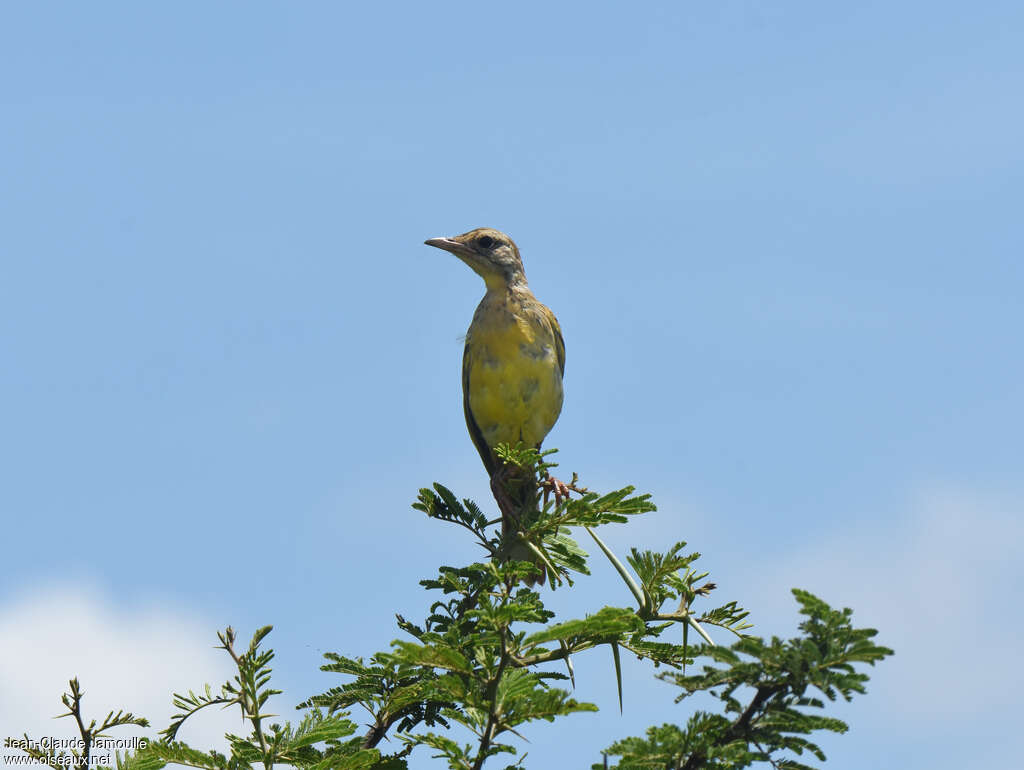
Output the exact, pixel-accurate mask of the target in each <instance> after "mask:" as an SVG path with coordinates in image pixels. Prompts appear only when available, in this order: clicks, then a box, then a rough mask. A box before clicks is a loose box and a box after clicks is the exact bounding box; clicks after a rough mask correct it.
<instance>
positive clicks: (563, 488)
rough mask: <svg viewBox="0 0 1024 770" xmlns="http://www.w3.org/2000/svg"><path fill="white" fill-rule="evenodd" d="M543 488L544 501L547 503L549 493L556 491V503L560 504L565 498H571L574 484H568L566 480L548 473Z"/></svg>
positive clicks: (542, 484)
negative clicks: (570, 493) (570, 494)
mask: <svg viewBox="0 0 1024 770" xmlns="http://www.w3.org/2000/svg"><path fill="white" fill-rule="evenodd" d="M541 488H542V489H543V490H544V502H545V503H547V501H548V495H549V494H550V493H552V492H554V493H555V505H556V506H558V505H560V504H561V502H562V501H563V500H568V499H569V491H570V490H571V489H572V485H571V484H566V483H565V482H564V481H560V480H559V479H556V478H555V477H554V476H552V475H551V474H550V473H548V477H547V478H546V479H544V481H543V482H542V483H541Z"/></svg>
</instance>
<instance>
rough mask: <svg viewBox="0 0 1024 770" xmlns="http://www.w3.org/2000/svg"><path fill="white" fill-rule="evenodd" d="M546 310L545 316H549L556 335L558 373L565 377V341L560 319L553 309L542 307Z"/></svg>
mask: <svg viewBox="0 0 1024 770" xmlns="http://www.w3.org/2000/svg"><path fill="white" fill-rule="evenodd" d="M541 307H542V308H544V315H546V316H547V318H548V322H549V323H550V324H551V330H552V331H553V332H554V333H555V355H556V356H558V371H559V372H560V373H561V374H562V376H563V377H564V376H565V340H563V339H562V327H561V326H559V324H558V319H557V318H555V314H554V313H552V312H551V309H550V308H548V306H547V305H541Z"/></svg>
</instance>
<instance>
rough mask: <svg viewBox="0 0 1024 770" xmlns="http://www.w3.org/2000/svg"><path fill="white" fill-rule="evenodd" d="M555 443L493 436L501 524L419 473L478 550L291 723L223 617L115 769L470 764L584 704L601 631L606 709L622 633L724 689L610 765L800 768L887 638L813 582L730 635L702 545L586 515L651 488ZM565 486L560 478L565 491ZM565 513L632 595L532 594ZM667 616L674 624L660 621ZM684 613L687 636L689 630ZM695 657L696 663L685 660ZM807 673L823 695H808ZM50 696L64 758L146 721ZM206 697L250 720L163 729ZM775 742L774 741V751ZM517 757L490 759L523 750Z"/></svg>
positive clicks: (629, 643) (685, 690)
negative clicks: (203, 677)
mask: <svg viewBox="0 0 1024 770" xmlns="http://www.w3.org/2000/svg"><path fill="white" fill-rule="evenodd" d="M553 451H554V450H549V451H547V452H538V451H537V450H535V449H532V448H527V447H523V446H516V447H507V446H505V447H499V449H498V455H499V457H501V458H502V459H503V461H504V462H507V463H514V464H517V465H519V466H521V468H522V469H523V471H524V472H525V476H524V475H523V474H522V473H520V475H519V479H518V482H519V483H521V480H522V479H523V478H526V479H529V478H530V477H531V474H532V477H533V479H534V481H535V482H536V484H537V495H536V500H537V505H536V510H533V511H525V513H524V515H523V516H522V517H521V519H520V520H517V521H516V523H515V525H514V526H512V527H508V526H506V529H507V530H509V531H505V532H504V533H503V532H502V527H499V526H496V525H498V524H499V523H500V522H501V521H502V517H501V516H498V517H496V518H494V519H488V517H487V515H486V514H485V513H484V512H483V511H482V510H481V509H480V507H479V506H478V505H477V504H476V503H474V502H473V501H472V500H469V499H465V498H462V499H460V498H458V497H457V496H456V495H455V494H454V493H453V492H452V491H451V490H449V489H448V488H447V487H445V486H443V485H441V484H434V485H433V486H432V487H431V488H424V489H421V490H420V494H419V497H418V499H417V500H416V502H415V503H414V504H413V508H415V509H416V510H419V511H421V512H423V513H425V514H426V515H427V516H429V517H431V518H434V519H438V520H439V521H444V522H448V523H451V524H455V525H456V526H458V527H460V528H461V529H462V530H465V531H466V532H467V533H468V534H469V535H470V536H471V537H472V538H473V539H474V540H475V542H477V543H478V544H479V545H480V546H481V547H482V548H483V549H484V552H485V557H486V558H485V560H484V561H481V562H476V563H473V564H469V565H465V566H442V567H440V568H439V569H438V572H437V575H436V576H434V577H432V578H430V579H427V580H423V581H421V585H422V586H423V588H424V589H426V590H427V591H428V592H429V593H430V597H431V598H430V602H429V607H428V608H427V611H426V613H425V615H424V617H423V620H422V621H420V622H411V621H409V620H406V619H405V618H404V617H402V616H401V615H399V616H396V617H397V624H398V628H399V629H400V631H401V632H402V633H403V635H404V636H403V638H401V639H398V640H395V641H393V642H392V643H391V646H390V648H389V649H388V650H386V651H381V652H377V653H375V654H373V655H372V656H370V657H369V658H368V659H363V658H361V657H349V656H345V655H341V654H338V653H333V652H332V653H327V655H326V656H325V657H326V663H325V664H324V665H323V666H322V667H321V668H322V670H323V671H325V672H328V673H331V674H337V675H340V676H341V677H343V681H342V682H341V683H340V684H336V685H335V686H333V687H331V688H329V689H327V690H326V691H325V692H322V693H320V694H318V695H314V696H312V697H310V698H308V699H307V700H306V701H305V702H303V703H301V704H300V705H299V709H301V710H303V712H304V714H303V716H302V719H301V721H299V722H298V724H297V725H295V726H292V725H291V724H290V723H285V724H283V725H282V724H277V723H273V724H267V722H268V720H269V719H270V718H272V717H273V716H274V715H273V714H269V713H267V711H266V708H267V703H268V700H269V698H270V697H271V696H273V695H275V694H278V693H279V692H280V691H279V690H275V689H273V688H271V686H270V682H271V673H272V671H271V668H270V663H271V661H272V660H273V657H274V653H273V651H272V650H264V649H262V647H261V645H262V643H263V641H264V639H265V638H266V636H267V634H268V633H269V632H270V630H271V628H270V626H267V627H264V628H261V629H259V630H257V631H256V633H255V634H254V635H253V638H252V641H251V642H250V644H249V645H248V647H247V648H246V649H245V650H244V651H243V652H238V651H236V649H235V642H236V637H235V632H234V631H233V630H232V629H231V628H230V627H229V628H227V629H226V630H225V631H224V632H221V633H219V634H218V637H219V640H220V645H219V648H220V649H222V650H224V651H225V652H226V653H227V654H228V655H229V656H230V657H231V659H232V661H233V662H234V664H235V668H236V670H237V673H236V674H235V675H234V677H233V678H232V679H231V680H229V681H228V682H226V683H224V684H223V685H221V687H220V688H219V689H218V690H214V689H213V688H211V687H210V686H209V685H205V686H204V687H202V688H200V689H199V690H198V692H197V691H191V690H190V691H189V692H188V693H187V694H175V695H174V698H173V703H174V705H175V707H176V708H177V710H178V711H177V713H176V714H175V715H174V717H173V718H172V719H171V722H170V724H169V725H168V727H167V728H165V729H164V730H162V731H160V733H159V735H160V736H161V737H160V740H153V741H149V742H148V745H146V746H145V747H144V748H141V749H139V750H138V751H136V752H134V753H127V754H125V755H124V756H121V755H117V756H116V767H117V768H118V770H161V769H162V768H163V767H165V766H166V765H167V764H177V765H184V766H188V767H195V768H203V769H204V770H241V769H242V768H248V767H251V766H253V765H258V764H262V765H263V767H264V768H265V770H271V768H272V767H273V766H275V765H277V766H285V765H290V766H294V767H297V768H302V769H303V770H307V769H308V770H335V769H337V770H349V769H351V770H356V769H359V770H400V769H401V768H405V767H406V758H407V757H408V755H409V754H410V753H411V752H413V751H416V750H417V749H420V750H427V751H429V752H431V754H432V756H434V757H436V758H438V759H442V760H444V762H445V763H446V764H447V766H448V767H449V768H452V769H454V770H479V769H480V768H482V767H483V765H484V764H485V763H486V762H487V761H488V760H490V759H491V758H492V757H495V756H497V755H509V756H513V757H514V756H516V755H517V753H518V751H519V749H518V740H524V739H525V735H524V732H526V731H528V730H529V729H533V728H534V727H536V726H538V725H539V723H544V722H553V721H554V720H556V719H559V718H562V717H565V716H568V715H569V714H573V713H577V712H586V711H595V710H597V706H596V705H594V704H591V703H584V702H580V701H577V700H576V699H574V698H573V697H571V690H570V689H566V687H565V685H568V687H570V688H571V687H574V686H575V681H574V671H573V659H574V657H575V656H576V655H580V654H586V653H589V652H590V651H591V650H594V649H595V648H599V647H607V648H608V651H607V652H604V653H603V654H606V655H607V654H608V653H609V652H610V655H609V675H610V676H613V677H615V680H616V684H617V687H618V693H619V708H620V709H621V708H622V701H623V682H622V669H621V652H622V650H626V651H627V652H629V653H631V654H633V655H636V656H637V657H638V658H640V659H643V660H648V661H650V662H651V663H652V664H653V666H654V667H656V668H657V667H667V668H668V669H669V670H668V671H665V672H663V673H661V674H660V677H661V678H663V679H665V680H666V681H669V682H671V683H674V684H675V685H677V686H678V687H680V688H681V689H682V694H681V695H680V696H679V698H678V699H677V701H678V700H682V699H684V698H686V697H688V696H689V695H691V694H693V693H696V692H710V693H712V694H714V695H715V697H717V698H718V699H719V700H720V701H721V704H722V710H723V713H721V714H712V713H706V712H702V711H699V712H697V713H695V714H693V715H692V716H691V717H690V719H689V720H688V721H687V723H686V725H685V726H676V725H663V726H662V727H652V728H651V729H650V730H648V731H647V735H646V736H645V737H644V738H638V737H634V738H627V739H624V740H622V741H619V742H617V743H615V744H614V745H613V746H612V747H611V748H610V749H609V750H608V752H609V753H610V754H612V755H613V756H617V757H619V758H620V762H619V764H618V765H617V767H618V768H621V769H622V770H630V769H633V768H683V767H686V768H698V767H700V768H741V767H747V766H749V765H750V764H751V763H753V762H758V761H771V762H772V763H773V764H774V766H775V767H778V768H783V767H787V768H800V767H805V765H802V764H800V763H799V762H797V761H796V760H795V759H793V758H792V757H791V755H796V756H800V755H802V754H804V753H808V754H810V755H813V756H814V757H816V758H818V759H819V760H820V759H824V757H823V755H822V754H821V751H820V749H819V748H818V747H817V746H816V745H815V744H814V743H812V742H811V741H810V739H809V738H808V736H809V735H811V733H813V732H815V731H817V730H831V731H839V732H841V731H844V730H845V729H846V726H845V725H844V724H843V723H842V722H840V721H838V720H836V719H832V718H829V717H826V716H823V715H821V714H819V713H814V711H815V710H820V709H821V708H823V705H824V702H825V700H823V699H822V698H824V699H826V700H829V701H831V700H835V699H836V698H838V697H843V698H845V699H847V700H848V699H850V698H851V697H853V695H854V694H859V693H863V692H864V683H865V682H866V681H867V675H866V674H864V673H863V672H862V671H860V670H857V669H855V668H854V666H855V664H864V663H868V664H872V665H873V664H874V663H875V662H876V661H878V660H881V659H882V658H884V657H885V656H886V655H889V654H891V651H889V650H887V649H886V648H884V647H879V646H877V645H875V644H874V643H873V642H872V641H871V640H872V638H873V636H874V634H875V632H874V631H873V630H871V629H854V628H853V627H852V625H851V620H850V618H851V615H850V611H849V610H843V611H842V612H837V611H835V610H832V609H831V608H830V607H829V606H828V605H826V604H825V603H824V602H822V601H821V600H820V599H817V598H815V597H814V596H812V595H811V594H809V593H806V592H803V591H795V594H796V597H797V600H798V601H799V602H800V604H801V607H802V609H801V611H802V612H803V614H804V615H805V616H806V619H805V620H804V622H803V623H802V624H801V626H800V630H801V632H802V635H801V636H800V637H798V638H796V639H791V640H789V641H788V642H782V641H780V640H779V639H772V640H771V641H770V642H765V641H764V640H761V639H758V638H755V637H751V636H746V635H744V633H743V632H744V631H745V630H746V629H748V628H750V624H749V623H747V622H746V618H747V612H746V611H744V610H743V609H742V608H740V607H739V606H738V605H737V604H736V602H735V601H727V602H724V603H721V604H718V605H717V606H716V605H715V604H714V603H711V602H708V601H707V600H708V597H710V596H711V595H712V593H713V592H714V591H715V584H714V583H713V582H710V581H709V580H707V577H708V574H707V573H706V572H702V571H700V570H699V569H697V568H696V567H695V563H696V562H697V561H698V560H699V558H700V555H699V554H698V553H695V552H688V551H687V550H686V543H684V542H678V543H676V544H674V545H673V546H671V547H670V548H668V549H667V550H665V551H653V550H638V549H635V548H634V549H632V550H631V552H630V554H629V556H628V557H627V558H626V563H623V561H622V560H620V559H619V558H618V557H617V556H616V555H615V554H614V553H613V552H612V550H611V549H610V548H609V547H608V546H607V545H606V544H605V543H604V542H603V540H602V539H601V537H600V536H599V534H598V530H599V529H600V528H601V527H603V526H606V525H610V524H622V523H628V522H629V521H630V519H631V517H633V516H636V515H639V514H643V513H645V512H648V511H653V510H655V508H654V505H653V504H652V503H651V502H650V497H649V495H636V494H634V489H633V488H632V487H624V488H623V489H619V490H615V491H612V492H609V493H606V494H598V493H595V492H591V491H590V490H588V489H586V488H584V487H581V486H580V485H579V482H578V478H577V477H576V475H575V474H574V475H573V477H572V480H571V481H570V483H569V484H568V485H564V484H561V483H560V482H558V483H555V482H552V481H551V480H550V478H549V473H550V469H551V468H552V467H554V464H553V463H551V462H548V460H547V458H549V457H550V456H551V454H552V452H553ZM566 489H568V490H569V492H570V493H571V495H569V496H566V494H565V493H566ZM552 492H554V493H555V496H554V499H553V500H552V499H550V498H551V496H552V495H551V493H552ZM527 499H529V496H528V497H527ZM528 505H529V503H527V504H526V506H528ZM523 507H524V508H525V506H523ZM507 524H508V518H507V517H506V525H507ZM512 530H514V531H512ZM579 530H583V531H584V532H585V533H586V534H587V536H589V537H590V538H591V539H592V540H593V541H594V542H595V543H596V544H597V546H598V548H599V549H600V551H601V553H602V554H603V556H604V557H605V558H606V559H607V560H608V563H609V564H610V566H611V567H612V569H614V570H615V572H616V573H617V574H618V575H619V576H620V577H621V579H622V580H623V582H624V583H625V585H626V586H627V587H628V588H629V590H630V592H631V594H632V596H633V599H634V600H635V606H629V607H615V606H604V607H595V608H592V609H591V611H589V612H584V613H582V615H581V616H579V617H575V618H556V617H555V614H554V613H553V612H552V611H551V610H549V609H547V608H546V607H545V605H544V601H543V597H542V595H541V593H540V592H539V591H537V590H534V588H533V586H534V581H535V580H536V579H537V577H538V567H537V566H536V564H538V563H542V564H543V565H544V568H545V569H544V572H545V575H546V576H547V577H548V578H549V580H548V585H549V586H550V588H551V590H556V589H557V588H559V587H563V588H564V587H567V586H572V584H573V576H574V575H575V576H580V575H589V574H590V570H591V566H592V565H590V563H589V561H588V559H589V555H588V554H587V553H586V551H584V550H583V549H582V548H581V547H580V545H579V543H578V542H577V541H576V540H575V539H574V534H575V533H576V532H578V531H579ZM524 546H525V548H524ZM513 554H519V555H521V554H526V555H527V556H529V557H530V558H533V557H536V558H535V562H536V563H534V562H531V561H519V560H517V559H516V558H513ZM577 579H578V577H577ZM706 627H707V628H706ZM715 627H717V628H720V629H722V630H723V631H727V632H729V633H730V634H732V635H733V636H734V637H738V638H739V641H736V642H735V643H734V644H733V645H732V646H731V647H728V648H726V647H719V646H716V645H715V644H714V642H713V640H712V637H711V636H710V634H709V629H712V630H713V629H714V628H715ZM670 630H674V633H672V634H666V632H667V631H670ZM691 631H692V632H694V633H696V634H698V635H699V637H700V639H701V640H703V641H702V642H701V643H699V644H690V632H691ZM697 663H700V664H701V668H700V671H699V673H698V672H695V671H694V668H693V667H694V666H695V665H696V664H697ZM687 667H689V671H688V670H687ZM557 685H562V686H557ZM812 690H813V691H816V692H817V693H818V694H820V695H821V696H822V697H812V695H811V694H809V693H810V692H811V691H812ZM63 700H64V704H65V705H66V706H67V708H68V713H67V714H65V715H63V716H71V717H74V718H75V720H76V721H77V723H78V725H79V728H80V733H81V735H82V736H83V740H84V743H83V747H84V751H83V752H80V754H81V755H82V756H77V755H76V756H77V759H78V763H79V764H82V762H84V761H85V760H87V759H88V754H89V746H90V745H91V744H90V742H89V741H95V740H96V739H97V738H98V737H99V736H101V735H102V734H104V732H105V731H106V730H109V729H112V728H115V727H118V726H122V725H129V724H131V725H138V726H146V725H147V723H146V721H145V720H144V719H141V718H139V717H135V716H133V715H132V714H130V713H124V712H117V714H114V713H113V712H111V713H110V714H109V715H108V717H107V718H106V719H105V720H104V721H103V723H102V724H100V725H97V724H96V722H95V721H93V722H91V723H90V724H89V726H88V727H86V726H85V723H84V720H83V719H82V718H81V708H80V706H81V692H80V690H79V686H78V682H77V680H72V682H71V693H69V694H67V695H65V696H64V699H63ZM214 705H216V706H219V707H221V708H228V707H236V708H238V709H239V710H240V712H241V715H242V718H243V721H244V722H245V723H246V725H247V726H248V727H249V728H251V731H250V732H249V734H248V735H247V736H244V737H243V736H237V735H230V734H229V735H227V736H226V737H227V739H228V742H229V745H230V751H229V752H228V753H227V754H221V753H219V752H216V751H201V750H198V749H196V748H193V747H191V746H188V745H186V744H184V743H182V742H180V741H178V740H177V737H178V733H179V731H180V728H181V727H182V725H183V724H184V723H185V722H186V721H187V720H189V719H191V718H192V717H193V716H195V715H196V714H197V713H198V712H200V711H201V710H203V709H205V708H207V707H208V706H214ZM353 707H359V708H360V709H361V710H365V711H366V712H367V713H368V714H369V715H370V717H371V719H370V722H369V724H368V725H367V729H366V731H365V732H363V733H362V734H357V732H358V731H359V730H360V728H359V727H357V725H356V724H355V723H354V722H353V721H350V720H349V719H347V716H348V714H349V710H350V709H352V708H353ZM385 738H393V739H395V740H393V741H392V743H391V746H392V747H393V748H394V750H393V752H392V753H390V754H385V753H382V752H381V751H380V750H379V749H378V748H377V747H378V745H379V744H381V742H382V741H383V740H384V739H385ZM85 739H88V740H85ZM27 741H28V739H27V736H26V742H27ZM25 750H26V752H28V753H29V754H31V755H32V756H34V757H36V758H37V759H39V760H40V761H42V762H43V763H45V764H49V765H51V766H52V767H54V768H57V767H58V766H60V767H66V766H67V764H68V763H67V762H66V761H62V759H63V758H62V757H61V756H59V755H56V754H48V753H45V752H43V751H42V749H39V748H38V747H35V748H26V749H25ZM779 752H788V753H787V756H786V757H783V758H779V759H776V758H775V755H776V754H778V753H779ZM74 758H75V757H72V759H74ZM524 759H525V755H524V756H523V757H520V758H519V759H518V761H516V762H515V765H507V766H506V770H510V768H512V767H513V766H515V767H519V766H522V762H523V760H524ZM595 767H597V766H596V765H595Z"/></svg>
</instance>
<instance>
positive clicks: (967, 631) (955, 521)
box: [751, 485, 1024, 729]
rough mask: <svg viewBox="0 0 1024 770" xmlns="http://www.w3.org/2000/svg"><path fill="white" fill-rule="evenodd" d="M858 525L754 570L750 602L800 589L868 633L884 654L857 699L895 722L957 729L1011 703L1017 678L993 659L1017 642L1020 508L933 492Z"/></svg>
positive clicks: (946, 490)
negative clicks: (842, 610)
mask: <svg viewBox="0 0 1024 770" xmlns="http://www.w3.org/2000/svg"><path fill="white" fill-rule="evenodd" d="M864 521H870V522H872V523H870V524H867V525H865V524H864V523H861V524H858V525H855V526H851V527H844V528H843V529H842V530H841V531H838V532H835V533H833V535H832V536H831V537H830V538H828V539H827V540H826V541H823V542H818V543H815V544H813V545H808V544H802V545H801V546H800V547H799V548H797V549H795V550H794V551H793V552H790V553H785V554H778V553H777V554H774V555H773V556H774V558H773V559H771V560H766V561H765V562H763V563H761V564H760V565H758V566H759V569H760V570H761V574H760V576H759V578H758V581H757V584H758V588H757V592H758V599H759V600H763V601H764V602H765V603H771V602H772V601H773V599H772V598H771V597H775V601H777V599H778V598H779V597H781V596H782V595H784V593H785V592H786V591H787V589H788V588H789V587H792V586H800V587H802V588H807V589H808V590H810V591H812V592H813V593H815V594H817V595H819V596H821V597H822V598H823V599H825V600H826V601H828V602H829V603H830V604H832V606H834V607H844V606H845V607H851V608H853V611H854V615H853V617H854V623H855V625H856V626H858V627H864V626H869V627H873V628H877V629H878V632H879V633H878V637H877V639H878V641H879V642H880V643H881V644H883V645H885V646H887V647H891V648H893V649H894V650H895V651H896V654H895V656H894V657H892V658H890V659H887V660H886V661H885V662H883V663H881V664H880V665H879V666H878V667H877V668H876V669H874V670H872V671H871V672H870V673H871V679H872V684H871V685H870V689H871V696H869V697H870V698H871V700H872V703H873V706H874V708H875V709H876V711H877V712H884V713H887V714H888V715H889V718H892V719H897V720H898V721H899V723H901V724H904V725H905V724H906V722H907V720H908V719H913V720H918V721H920V722H921V723H922V724H927V725H929V726H931V727H937V726H940V725H943V724H947V725H948V724H951V723H956V724H957V725H959V726H960V728H961V729H962V728H963V723H964V720H966V721H968V722H970V721H973V720H974V719H984V718H985V714H989V715H992V716H998V714H999V713H1000V712H1001V710H1002V709H1005V708H1006V707H1007V706H1010V705H1011V704H1015V703H1016V700H1017V697H1018V693H1019V690H1020V688H1021V686H1022V685H1024V674H1022V673H1021V671H1020V668H1019V667H1015V666H1012V665H1003V664H1001V661H1012V660H1014V659H1015V658H1016V657H1017V654H1018V652H1019V647H1020V638H1021V635H1022V632H1024V621H1022V620H1021V619H1020V616H1019V613H1017V612H1016V610H1015V609H1014V607H1015V605H1016V604H1017V601H1018V599H1019V594H1020V587H1021V585H1022V584H1024V560H1022V559H1021V556H1020V551H1021V548H1020V543H1021V542H1022V541H1024V500H1022V499H1021V498H1020V497H1012V496H1010V497H1005V496H1004V497H999V496H996V495H990V494H983V493H978V492H976V491H972V490H969V489H964V488H959V487H953V486H948V485H933V486H930V487H928V488H926V489H924V490H922V491H921V492H919V493H917V494H916V495H914V497H913V499H912V501H911V503H910V505H909V506H908V510H907V511H906V513H905V514H903V515H900V516H895V517H893V518H892V519H891V520H890V521H889V522H887V523H885V524H879V523H878V519H877V518H874V517H873V518H871V519H867V518H865V520H864ZM751 606H760V607H764V604H755V603H754V602H753V601H752V602H751ZM755 631H756V629H755ZM787 635H789V634H787Z"/></svg>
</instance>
